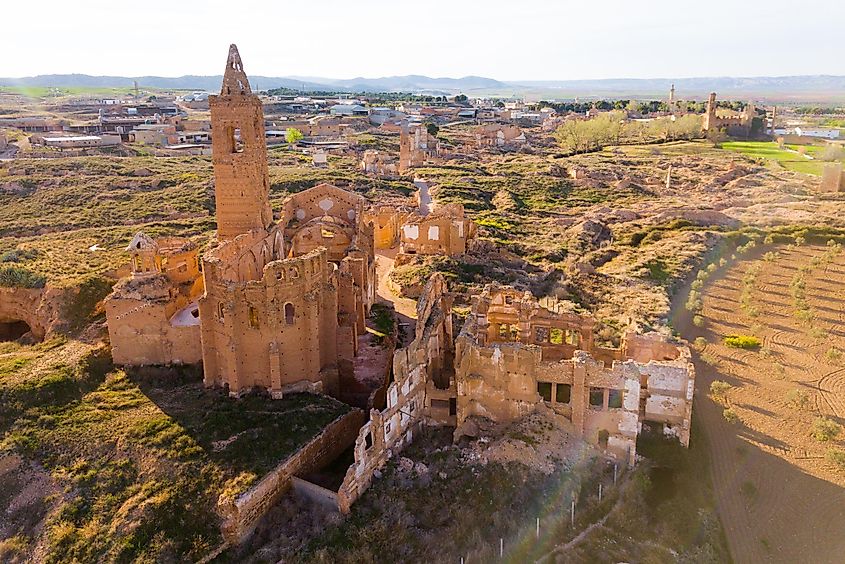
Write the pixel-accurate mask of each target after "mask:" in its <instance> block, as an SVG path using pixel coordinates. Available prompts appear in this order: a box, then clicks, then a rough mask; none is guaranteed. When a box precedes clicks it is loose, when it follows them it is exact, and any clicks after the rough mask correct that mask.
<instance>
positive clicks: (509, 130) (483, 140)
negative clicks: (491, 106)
mask: <svg viewBox="0 0 845 564" xmlns="http://www.w3.org/2000/svg"><path fill="white" fill-rule="evenodd" d="M475 140H476V142H477V143H478V146H479V147H500V148H516V147H519V146H521V145H524V144H525V142H526V138H525V133H523V132H522V129H520V128H519V127H518V126H516V125H500V124H496V123H491V124H487V125H481V126H479V127H478V128H477V129H476V130H475Z"/></svg>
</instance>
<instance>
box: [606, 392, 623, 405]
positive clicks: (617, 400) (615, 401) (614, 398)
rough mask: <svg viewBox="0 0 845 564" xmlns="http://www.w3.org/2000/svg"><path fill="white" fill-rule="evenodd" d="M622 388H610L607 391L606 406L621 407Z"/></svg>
mask: <svg viewBox="0 0 845 564" xmlns="http://www.w3.org/2000/svg"><path fill="white" fill-rule="evenodd" d="M623 395H624V394H623V390H614V389H610V390H608V391H607V407H608V408H610V409H619V408H621V407H622V397H623Z"/></svg>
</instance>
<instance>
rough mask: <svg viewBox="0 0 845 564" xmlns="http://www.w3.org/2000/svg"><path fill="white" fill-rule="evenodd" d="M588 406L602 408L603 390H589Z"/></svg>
mask: <svg viewBox="0 0 845 564" xmlns="http://www.w3.org/2000/svg"><path fill="white" fill-rule="evenodd" d="M590 406H591V407H603V406H604V388H590Z"/></svg>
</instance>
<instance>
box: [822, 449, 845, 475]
mask: <svg viewBox="0 0 845 564" xmlns="http://www.w3.org/2000/svg"><path fill="white" fill-rule="evenodd" d="M825 458H826V459H827V461H828V462H830V463H831V464H833V465H834V466H835V467H836V469H837V470H839V471H841V472H845V450H842V449H835V448H831V449H828V451H827V453H826V454H825Z"/></svg>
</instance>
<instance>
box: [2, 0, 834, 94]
mask: <svg viewBox="0 0 845 564" xmlns="http://www.w3.org/2000/svg"><path fill="white" fill-rule="evenodd" d="M0 16H2V21H3V22H4V24H5V25H3V32H2V37H3V44H4V45H5V52H4V55H3V57H2V58H0V76H31V75H35V74H48V73H85V74H112V75H121V76H132V75H136V76H137V75H161V76H179V75H183V74H221V73H222V71H223V67H224V65H225V59H226V52H227V48H228V45H229V43H237V44H238V47H239V49H240V52H241V56H242V57H243V59H244V67H245V69H246V71H247V73H248V74H255V75H266V76H290V75H298V76H323V77H332V78H352V77H355V76H365V77H378V76H388V75H401V74H425V75H429V76H450V77H461V76H465V75H469V74H473V75H480V76H486V77H490V78H496V79H500V80H518V79H523V80H528V79H535V80H544V79H545V80H553V79H561V80H564V79H581V78H620V77H634V78H654V77H668V78H680V77H691V76H763V75H790V74H845V35H843V34H845V28H843V22H845V1H843V0H801V1H800V2H795V1H794V0H710V1H707V2H692V1H689V0H651V1H649V0H639V1H633V0H626V1H622V0H601V1H585V0H581V1H578V2H571V1H568V0H565V1H564V0H519V1H508V2H506V1H504V0H484V1H469V0H418V1H411V2H409V1H405V0H359V1H357V2H353V1H345V2H341V1H338V0H308V1H305V0H273V1H262V2H259V1H256V0H231V1H229V2H225V1H219V0H210V1H205V0H193V1H186V0H168V1H163V0H144V1H143V2H127V1H120V0H108V1H100V0H48V1H38V0H2V6H0Z"/></svg>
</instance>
